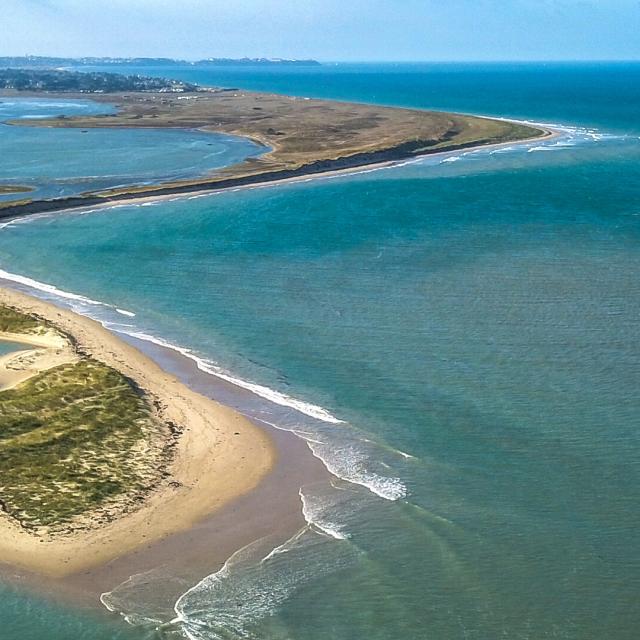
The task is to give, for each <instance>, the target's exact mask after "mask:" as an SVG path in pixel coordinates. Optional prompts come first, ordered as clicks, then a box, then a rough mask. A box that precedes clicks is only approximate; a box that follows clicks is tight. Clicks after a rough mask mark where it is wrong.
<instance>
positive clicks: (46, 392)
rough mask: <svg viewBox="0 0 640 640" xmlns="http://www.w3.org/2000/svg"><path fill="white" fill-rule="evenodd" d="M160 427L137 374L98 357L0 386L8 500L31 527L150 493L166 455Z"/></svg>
mask: <svg viewBox="0 0 640 640" xmlns="http://www.w3.org/2000/svg"><path fill="white" fill-rule="evenodd" d="M160 428H161V427H160V426H159V424H158V423H157V422H156V421H155V420H154V419H153V417H152V415H151V410H150V407H149V405H148V403H147V402H146V401H145V400H144V399H143V398H142V397H141V395H140V394H139V393H138V392H137V391H136V390H135V389H134V388H133V386H132V385H131V384H130V382H129V381H128V380H126V379H125V378H124V377H123V376H122V375H121V374H120V373H118V372H117V371H115V370H113V369H111V368H110V367H107V366H105V365H103V364H101V363H99V362H96V361H95V360H91V359H83V360H81V361H80V362H77V363H75V364H66V365H62V366H60V367H56V368H54V369H51V370H49V371H46V372H44V373H41V374H39V375H37V376H36V377H34V378H31V379H30V380H28V381H27V382H25V383H23V384H22V385H20V386H18V387H16V388H15V389H11V390H8V391H4V392H2V393H1V394H0V478H1V480H0V504H1V506H2V508H3V510H4V511H5V512H6V513H7V514H8V515H9V516H11V517H13V518H15V519H16V520H18V521H19V522H20V524H21V525H22V526H23V527H25V528H27V529H39V528H42V527H47V528H51V529H53V530H56V529H58V530H59V529H60V528H69V525H70V524H71V523H72V521H73V519H74V518H76V517H77V516H80V515H82V514H85V513H87V512H94V513H96V510H99V508H104V507H109V506H113V503H114V500H115V499H117V498H119V497H122V496H123V495H125V494H126V495H127V496H128V497H130V498H134V499H135V498H136V497H138V496H139V497H142V496H143V495H144V494H145V493H146V492H148V491H149V490H150V489H152V488H153V486H154V483H155V482H156V481H157V478H158V469H159V468H162V466H163V461H164V459H165V458H166V451H165V448H164V447H162V446H155V447H154V446H153V445H152V440H153V438H152V436H153V435H154V434H157V432H158V430H159V429H160ZM155 440H157V438H155ZM103 511H104V509H103ZM97 513H99V511H98V512H97ZM97 513H96V515H97Z"/></svg>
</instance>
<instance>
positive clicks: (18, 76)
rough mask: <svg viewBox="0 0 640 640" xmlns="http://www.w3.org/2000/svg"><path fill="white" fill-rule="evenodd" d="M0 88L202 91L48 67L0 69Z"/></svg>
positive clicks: (150, 80) (190, 86)
mask: <svg viewBox="0 0 640 640" xmlns="http://www.w3.org/2000/svg"><path fill="white" fill-rule="evenodd" d="M0 89H14V90H16V91H57V92H75V93H114V92H121V91H153V92H161V93H162V92H166V93H187V92H192V91H204V89H202V88H201V87H199V86H198V85H195V84H190V83H188V82H180V81H179V80H167V79H166V78H148V77H146V76H139V75H135V76H125V75H121V74H117V73H96V72H79V71H56V70H51V69H0Z"/></svg>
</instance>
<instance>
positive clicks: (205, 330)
mask: <svg viewBox="0 0 640 640" xmlns="http://www.w3.org/2000/svg"><path fill="white" fill-rule="evenodd" d="M140 71H141V72H143V71H144V69H141V70H140ZM435 71H436V72H434V68H433V67H432V66H431V65H400V66H399V67H397V68H396V67H395V66H394V67H391V66H389V65H379V66H376V67H375V68H374V67H372V66H367V65H346V66H345V67H338V68H337V69H336V70H330V71H326V70H325V71H324V72H322V73H320V71H313V72H311V71H310V72H308V73H307V72H305V73H302V72H296V74H295V75H291V76H289V75H287V76H286V77H283V76H281V75H278V76H275V75H271V74H265V73H264V72H262V73H261V72H259V71H251V70H248V71H235V72H234V74H235V75H233V76H231V78H232V80H233V81H231V80H229V82H228V84H229V85H230V86H243V85H244V84H246V85H247V86H253V87H254V88H258V89H259V86H258V80H259V81H260V82H263V83H264V84H267V83H270V85H271V88H270V89H269V90H272V91H274V92H281V93H287V92H290V93H293V94H297V95H300V94H303V93H305V92H306V93H307V94H312V93H313V94H317V95H321V96H324V97H327V98H331V97H337V98H341V99H345V100H352V101H357V100H362V101H373V100H377V101H379V102H384V103H387V104H398V105H402V104H404V105H408V106H412V107H416V108H425V109H426V108H438V109H442V110H443V111H447V110H456V111H459V112H467V113H486V114H496V115H501V116H504V117H505V118H513V119H518V118H520V119H521V120H522V121H523V122H524V121H530V122H540V123H545V124H544V125H542V124H541V125H540V126H541V127H544V128H548V129H549V130H557V131H560V132H561V133H560V134H557V135H556V136H555V137H554V138H553V139H551V137H548V138H546V139H544V140H540V141H539V142H529V143H528V144H519V143H518V142H513V143H508V144H501V145H498V146H492V145H487V146H486V147H483V148H469V149H466V150H465V151H462V152H449V153H445V154H444V155H435V154H432V155H430V156H428V157H426V158H423V159H421V160H420V161H417V162H415V161H413V160H409V161H406V160H404V161H400V162H397V163H396V162H393V163H390V164H385V165H381V166H377V165H376V166H374V165H371V166H368V167H365V168H362V169H354V170H352V171H351V172H350V173H349V174H346V173H345V174H342V173H327V174H325V173H320V174H317V175H314V176H311V175H309V176H305V177H303V176H299V177H298V178H296V179H295V180H291V181H288V182H287V184H286V186H284V183H282V182H278V181H276V182H273V183H272V184H273V186H269V188H259V187H261V186H262V185H257V184H256V185H254V186H251V185H247V186H246V187H245V188H240V187H234V189H227V190H226V191H221V192H220V193H217V194H216V195H215V196H214V195H211V196H209V194H211V193H213V191H214V190H213V189H212V190H211V191H207V190H206V189H202V190H200V191H199V192H197V193H195V192H194V194H193V196H192V195H188V194H182V195H175V194H174V195H166V196H163V197H159V198H154V197H152V196H151V195H148V196H146V199H141V200H137V201H129V200H127V199H125V200H123V201H120V202H118V203H117V204H116V205H115V206H114V204H110V205H109V204H106V203H105V206H99V207H91V208H90V209H83V210H77V211H75V212H70V213H69V214H64V215H35V216H26V217H22V218H16V219H15V220H7V221H6V222H3V224H2V225H0V226H2V229H1V232H0V263H1V265H0V266H1V267H2V271H1V272H0V286H2V283H6V286H7V287H10V288H14V289H18V290H21V291H25V292H27V293H30V294H33V295H36V296H40V297H41V298H43V299H45V300H50V301H52V302H53V303H54V304H55V305H60V306H61V307H63V308H69V309H72V310H75V312H76V313H80V314H83V315H86V316H88V317H90V318H94V319H95V320H96V321H98V322H100V323H101V324H102V326H104V327H105V328H107V329H108V331H110V332H112V334H113V335H115V336H116V337H117V339H118V340H119V341H122V342H124V343H126V344H127V345H128V346H130V347H132V348H133V349H135V350H136V351H137V352H141V353H143V354H144V356H145V357H147V358H150V359H151V360H152V361H153V362H155V363H156V364H157V366H159V367H160V369H161V371H163V372H164V374H165V375H166V376H169V377H173V378H175V379H177V380H179V381H180V382H181V383H182V384H184V385H186V386H187V387H188V389H190V390H191V391H192V392H194V393H197V394H200V396H203V397H204V398H205V399H206V398H211V399H214V400H215V401H216V402H218V403H221V404H222V405H224V406H227V407H230V408H232V409H233V410H235V411H238V412H240V413H241V414H242V415H243V416H246V418H247V419H248V420H250V421H251V422H252V424H254V425H255V427H256V428H257V429H258V430H259V432H260V433H264V434H265V437H266V438H268V440H269V441H270V446H271V448H272V450H273V454H272V457H273V462H272V464H271V465H270V467H269V471H268V472H267V473H266V474H265V475H263V476H262V477H261V479H259V480H258V481H257V483H256V484H255V486H254V487H253V488H251V489H250V490H248V491H247V492H245V493H243V494H242V495H239V496H237V497H235V498H233V499H231V500H229V501H228V502H226V503H225V504H224V505H221V506H220V507H219V508H216V507H214V508H212V509H211V510H210V511H209V512H208V513H205V514H204V515H202V516H201V517H198V518H197V519H196V520H193V521H192V523H191V524H189V525H187V526H186V527H185V528H183V529H181V530H178V531H175V532H173V533H169V534H168V535H166V536H164V537H158V538H155V539H148V540H147V539H145V540H144V541H142V542H141V543H140V544H138V545H137V546H135V547H134V548H130V549H128V550H127V549H121V555H117V557H116V556H114V557H113V558H112V559H111V560H106V559H105V561H102V562H100V563H97V564H92V565H88V564H87V565H86V566H84V567H79V566H78V567H77V568H76V569H75V570H74V572H72V573H68V574H65V575H63V576H62V575H60V574H55V575H50V576H49V577H47V576H45V575H43V574H38V573H34V572H30V571H29V570H28V569H26V568H22V567H15V566H9V565H6V566H3V567H2V568H1V569H0V573H1V579H0V619H3V621H4V620H9V627H8V628H7V629H6V630H5V629H4V628H3V631H5V633H6V634H7V636H9V637H16V638H21V639H27V638H28V640H41V638H48V639H49V638H50V639H51V640H68V639H69V638H78V637H88V638H92V640H94V639H95V640H113V639H114V638H118V639H120V638H122V639H123V640H125V639H126V640H130V638H132V639H133V640H140V639H141V638H148V637H149V636H150V635H151V636H153V635H154V634H156V635H160V636H161V637H167V638H174V637H177V638H184V637H190V638H197V639H198V640H211V638H221V637H222V638H238V637H241V638H260V639H263V638H270V639H275V638H277V639H281V638H292V639H294V638H295V639H296V640H298V639H304V640H325V639H326V638H332V639H334V640H387V639H388V638H403V639H404V638H407V639H408V638H411V639H412V640H413V639H421V638H424V637H428V636H430V637H437V638H440V637H442V638H461V637H463V636H474V637H478V638H497V637H527V638H529V637H531V638H534V637H535V638H555V637H557V636H558V635H559V634H560V635H562V636H564V637H566V638H567V639H571V640H579V639H583V638H592V637H616V638H620V639H622V638H624V639H625V640H626V639H627V638H628V639H629V640H633V639H634V638H635V636H636V635H637V634H636V629H637V628H638V613H637V607H635V606H634V603H635V602H636V600H637V594H638V589H639V588H640V583H639V581H638V576H639V575H640V573H639V567H640V564H639V562H638V557H637V554H635V553H634V551H635V549H636V548H637V547H638V545H637V543H636V541H637V538H638V530H639V529H638V522H637V521H638V517H637V513H638V510H637V508H635V505H637V504H638V487H639V486H640V482H639V479H638V473H637V471H638V465H637V463H636V461H637V457H638V449H639V442H638V430H637V428H636V425H637V423H638V415H639V410H640V406H639V401H638V394H637V388H638V384H639V383H638V374H639V372H640V368H639V367H638V362H639V360H638V344H639V329H640V327H639V324H638V318H640V313H639V309H640V306H639V305H640V290H639V287H638V278H637V274H638V272H639V267H640V255H639V252H638V247H639V246H640V243H639V242H638V233H639V231H638V219H639V218H638V215H637V214H638V211H637V207H636V206H635V204H634V203H637V202H638V201H640V200H639V199H638V185H640V179H639V175H640V142H639V140H640V138H639V136H640V132H638V124H637V117H636V113H637V106H638V96H637V91H636V89H635V88H636V87H638V86H640V85H639V84H638V82H637V81H636V80H637V78H638V77H639V74H640V69H639V68H638V67H637V65H636V67H634V68H629V67H626V66H622V65H597V66H594V67H593V68H586V67H584V66H581V65H567V66H563V67H555V68H553V69H551V70H550V69H549V67H548V66H547V65H535V66H530V67H516V68H513V67H512V66H509V67H507V66H500V65H483V66H481V68H480V69H478V68H477V67H475V66H474V67H468V68H467V67H464V68H458V67H451V66H448V65H443V66H438V67H437V68H436V70H435ZM185 73H191V72H190V71H189V70H186V71H185ZM195 73H197V72H194V74H195ZM200 73H202V75H200V76H197V75H195V76H194V77H195V79H197V80H198V81H200V82H202V83H205V84H220V83H221V82H222V81H223V80H224V79H225V78H220V77H219V76H215V74H212V75H206V76H205V75H204V72H200ZM358 79H359V81H358V82H356V80H358ZM252 83H253V84H252ZM104 100H105V101H106V100H108V96H105V98H104ZM301 101H302V99H300V102H301ZM184 102H188V101H184ZM257 113H259V112H257ZM140 120H142V121H145V120H148V121H149V123H151V122H152V119H151V118H150V117H149V118H147V117H145V118H141V119H140ZM135 122H136V120H135V119H133V118H132V119H131V126H132V127H134V126H135ZM547 123H548V124H547ZM149 126H150V125H149ZM16 128H18V127H16ZM32 130H33V131H48V132H52V133H59V132H60V130H58V129H56V130H54V129H46V130H44V129H35V128H34V129H32ZM107 133H108V131H107ZM113 133H116V131H115V130H114V131H113ZM148 133H149V135H151V133H152V132H151V130H148ZM82 135H84V139H86V140H88V139H89V136H90V135H91V134H81V133H80V132H78V137H79V138H81V137H82ZM212 138H215V136H212ZM136 153H138V150H137V147H136V146H135V145H132V151H131V155H132V157H134V158H135V157H136V156H135V154H136ZM374 169H375V170H374ZM378 169H379V170H378ZM338 175H340V176H341V177H339V178H337V177H335V178H334V176H338ZM324 178H326V179H324ZM329 178H330V179H329ZM278 185H280V186H278ZM205 194H207V197H200V196H204V195H205ZM128 203H130V204H128ZM151 203H153V206H151ZM142 205H145V206H142ZM5 339H9V337H6V338H5ZM15 339H17V337H16V338H15ZM12 344H15V343H13V342H12ZM45 348H46V347H45ZM25 350H27V352H28V351H33V350H29V349H25ZM3 353H7V351H6V350H5V351H3ZM159 491H162V489H161V488H160V489H159ZM174 512H175V513H178V511H174ZM174 512H172V514H171V515H170V516H169V518H172V517H173V513H174ZM180 517H181V516H180ZM603 594H604V595H603ZM100 611H102V615H100V613H99V612H100Z"/></svg>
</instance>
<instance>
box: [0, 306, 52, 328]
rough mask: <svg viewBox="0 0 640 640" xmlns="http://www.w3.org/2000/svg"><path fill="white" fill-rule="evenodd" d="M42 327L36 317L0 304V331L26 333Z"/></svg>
mask: <svg viewBox="0 0 640 640" xmlns="http://www.w3.org/2000/svg"><path fill="white" fill-rule="evenodd" d="M38 328H43V324H42V323H41V322H39V321H38V320H37V319H36V318H33V317H31V316H27V315H25V314H23V313H19V312H18V311H16V310H15V309H11V308H10V307H5V306H3V305H0V331H7V332H9V333H26V332H28V331H29V332H31V331H34V330H36V329H38Z"/></svg>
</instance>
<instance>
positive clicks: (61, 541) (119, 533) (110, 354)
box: [0, 288, 276, 578]
mask: <svg viewBox="0 0 640 640" xmlns="http://www.w3.org/2000/svg"><path fill="white" fill-rule="evenodd" d="M0 304H4V305H8V306H11V307H14V308H16V309H17V310H19V311H21V312H23V313H28V314H34V315H37V316H38V317H40V318H42V319H44V320H46V321H47V322H49V323H50V324H52V325H53V326H54V327H55V328H57V329H58V330H60V331H62V332H64V333H65V334H66V335H68V336H69V337H70V338H71V340H72V341H73V342H74V345H75V346H76V348H77V349H78V350H79V351H80V352H82V353H83V354H86V355H88V356H91V357H92V358H95V359H96V360H98V361H100V362H102V363H104V364H106V365H108V366H110V367H112V368H114V369H116V370H118V371H119V372H120V373H122V374H123V375H124V376H126V377H127V378H129V379H130V380H132V381H133V383H134V384H136V385H137V386H138V387H139V388H140V389H141V390H142V392H143V393H144V394H145V396H147V397H148V398H150V399H152V400H153V401H155V402H159V403H161V404H162V405H163V407H164V410H163V412H164V415H165V417H166V418H167V419H168V420H171V421H172V422H174V423H175V424H177V425H181V426H182V427H183V428H184V431H183V433H182V435H181V436H180V438H179V440H178V444H177V451H176V455H175V458H174V460H173V461H172V463H171V465H170V467H169V472H170V476H169V477H168V478H167V480H166V481H165V482H162V483H161V484H160V486H159V487H158V488H157V489H156V490H155V491H153V492H152V493H151V494H150V495H149V496H148V497H147V499H146V500H145V502H144V503H143V504H142V506H141V507H140V508H138V509H137V510H135V511H133V512H130V513H127V514H125V515H123V516H122V517H119V518H116V519H114V520H113V521H111V522H109V523H107V524H105V525H100V526H99V527H96V528H95V529H89V530H83V531H70V532H69V533H68V534H64V535H61V536H55V537H53V536H52V537H47V536H45V537H43V536H42V535H34V534H32V533H29V532H27V531H25V530H24V529H22V528H21V527H19V526H18V524H16V523H15V522H14V521H12V520H11V519H10V518H8V517H3V516H1V515H0V564H6V565H9V566H13V567H16V568H20V569H25V570H27V571H30V572H33V573H37V574H41V575H46V576H49V577H54V578H60V577H64V576H68V575H71V574H74V573H78V572H81V571H87V570H89V569H92V568H95V567H99V566H102V565H105V564H107V563H108V562H110V561H112V560H114V559H116V558H118V557H121V556H123V555H125V554H127V553H129V552H131V551H134V550H136V549H139V548H142V547H144V546H148V545H150V544H152V543H154V542H158V541H160V540H163V539H165V538H167V537H168V536H170V535H172V534H175V533H178V532H182V531H186V530H188V529H189V528H191V527H192V526H193V525H194V524H196V523H197V522H198V521H200V520H202V519H203V518H205V517H207V516H208V515H210V514H212V513H214V512H216V511H218V510H219V509H221V508H222V507H224V506H226V505H228V504H229V503H231V502H233V501H234V500H235V499H237V498H239V497H241V496H243V495H245V494H247V493H249V492H251V490H252V489H254V488H256V487H257V486H258V485H259V484H260V483H261V481H262V480H263V479H264V478H265V477H266V476H267V475H268V474H269V472H270V471H271V469H272V468H273V467H274V465H275V463H276V450H275V448H274V446H273V444H272V442H271V439H270V438H269V436H268V435H267V434H266V432H264V431H262V430H260V429H259V428H258V427H256V426H255V425H253V424H252V423H251V422H249V421H248V420H247V419H245V418H244V417H243V416H241V415H240V414H239V413H237V412H236V411H234V410H232V409H230V408H228V407H225V406H223V405H221V404H219V403H217V402H215V401H213V400H210V399H208V398H205V397H204V396H201V395H199V394H197V393H195V392H193V391H191V390H190V389H189V388H187V387H186V386H185V385H183V384H182V383H181V382H180V381H179V380H178V379H177V378H175V377H173V376H172V375H170V374H168V373H166V372H165V371H164V370H163V369H161V368H160V367H159V366H158V365H157V364H156V363H155V362H154V361H153V360H151V359H150V358H148V357H147V356H145V355H143V354H142V353H141V352H140V351H138V350H137V349H135V348H134V347H132V346H130V345H128V344H127V343H125V342H124V341H122V340H120V339H119V338H118V337H116V336H115V335H114V334H112V333H111V332H109V331H107V330H106V329H104V328H103V327H102V326H101V325H100V324H98V323H97V322H95V321H93V320H91V319H89V318H86V317H84V316H80V315H78V314H76V313H73V312H71V311H68V310H65V309H60V308H58V307H56V306H54V305H53V304H50V303H47V302H43V301H41V300H39V299H36V298H33V297H31V296H27V295H25V294H22V293H19V292H16V291H13V290H10V289H6V288H0Z"/></svg>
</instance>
